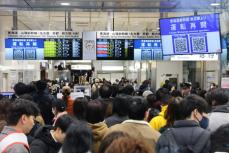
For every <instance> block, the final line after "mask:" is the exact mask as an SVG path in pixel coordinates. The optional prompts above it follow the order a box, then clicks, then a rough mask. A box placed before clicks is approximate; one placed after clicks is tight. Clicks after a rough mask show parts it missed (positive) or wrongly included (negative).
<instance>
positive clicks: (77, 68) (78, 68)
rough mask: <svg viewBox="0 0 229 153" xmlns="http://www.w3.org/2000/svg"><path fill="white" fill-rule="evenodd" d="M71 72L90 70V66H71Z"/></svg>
mask: <svg viewBox="0 0 229 153" xmlns="http://www.w3.org/2000/svg"><path fill="white" fill-rule="evenodd" d="M71 70H91V65H83V64H80V65H71Z"/></svg>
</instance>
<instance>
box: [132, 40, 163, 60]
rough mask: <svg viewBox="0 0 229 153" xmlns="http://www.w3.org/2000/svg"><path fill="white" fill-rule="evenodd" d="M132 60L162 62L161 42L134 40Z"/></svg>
mask: <svg viewBox="0 0 229 153" xmlns="http://www.w3.org/2000/svg"><path fill="white" fill-rule="evenodd" d="M134 60H162V49H161V40H159V39H150V40H148V39H137V40H134Z"/></svg>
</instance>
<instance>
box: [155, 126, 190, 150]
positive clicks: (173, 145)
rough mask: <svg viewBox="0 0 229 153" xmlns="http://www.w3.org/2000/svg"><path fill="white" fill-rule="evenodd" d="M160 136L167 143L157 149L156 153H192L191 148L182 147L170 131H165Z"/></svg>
mask: <svg viewBox="0 0 229 153" xmlns="http://www.w3.org/2000/svg"><path fill="white" fill-rule="evenodd" d="M162 136H164V138H163V139H164V140H165V141H166V142H167V143H166V145H163V146H162V147H161V148H160V149H157V153H193V151H192V148H191V146H188V145H187V146H183V145H180V144H179V142H177V141H176V138H175V136H174V134H173V131H172V129H167V130H166V131H165V133H164V134H163V135H162Z"/></svg>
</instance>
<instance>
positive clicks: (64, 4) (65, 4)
mask: <svg viewBox="0 0 229 153" xmlns="http://www.w3.org/2000/svg"><path fill="white" fill-rule="evenodd" d="M60 5H62V6H69V5H70V3H60Z"/></svg>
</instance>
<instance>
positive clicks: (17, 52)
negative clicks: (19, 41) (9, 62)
mask: <svg viewBox="0 0 229 153" xmlns="http://www.w3.org/2000/svg"><path fill="white" fill-rule="evenodd" d="M13 59H14V60H23V59H24V49H13Z"/></svg>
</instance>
